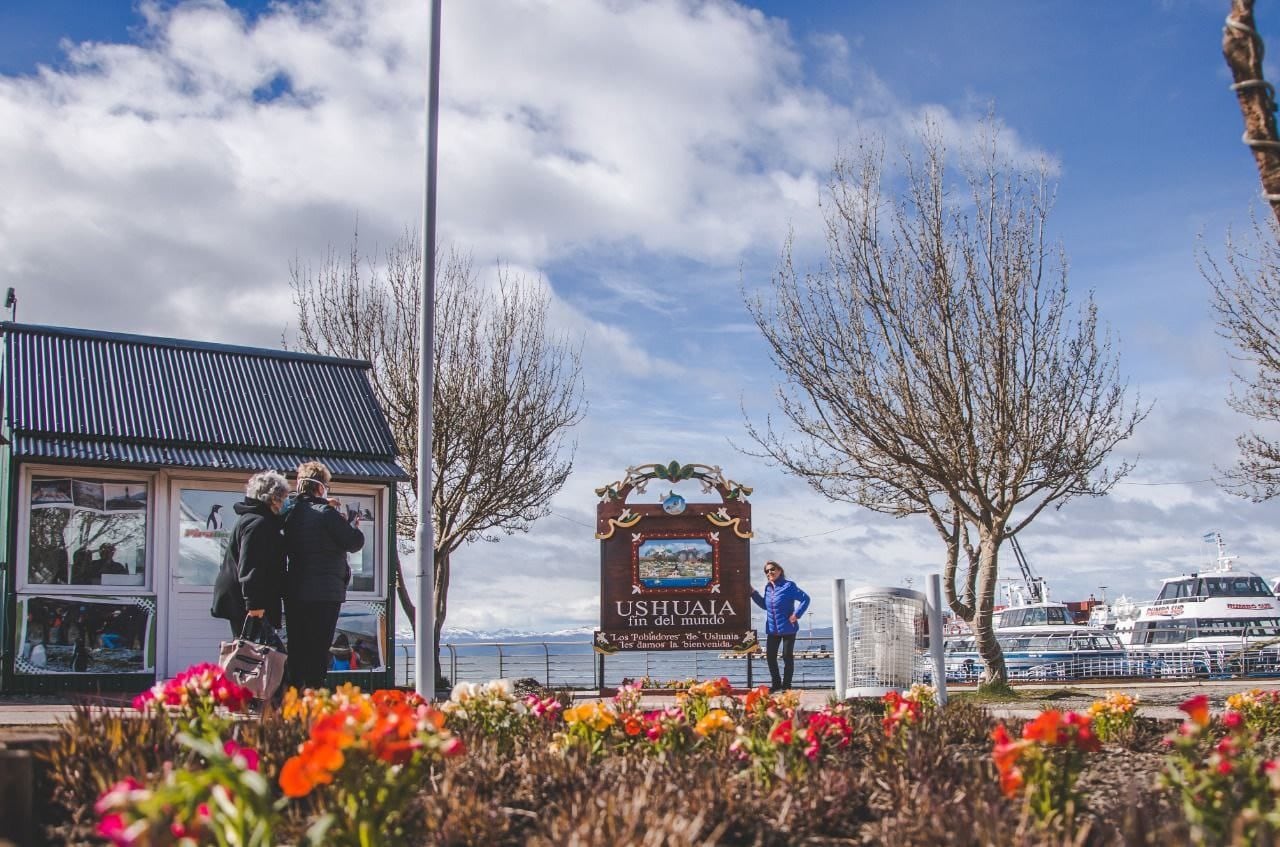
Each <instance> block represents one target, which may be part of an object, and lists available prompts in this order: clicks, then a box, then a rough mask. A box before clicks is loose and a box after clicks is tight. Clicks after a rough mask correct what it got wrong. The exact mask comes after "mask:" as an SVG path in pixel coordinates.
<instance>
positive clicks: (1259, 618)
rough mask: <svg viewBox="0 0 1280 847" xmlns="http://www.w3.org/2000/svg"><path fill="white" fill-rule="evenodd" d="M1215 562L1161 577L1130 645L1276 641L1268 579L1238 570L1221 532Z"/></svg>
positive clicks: (1279, 611)
mask: <svg viewBox="0 0 1280 847" xmlns="http://www.w3.org/2000/svg"><path fill="white" fill-rule="evenodd" d="M1205 540H1206V541H1213V542H1215V543H1216V544H1217V550H1218V556H1217V560H1216V561H1215V563H1214V567H1213V568H1212V569H1211V570H1209V571H1205V572H1202V573H1191V574H1184V575H1182V576H1176V577H1170V578H1169V579H1165V580H1164V581H1163V584H1162V585H1161V587H1160V593H1159V594H1158V595H1157V596H1156V599H1155V601H1154V602H1152V603H1151V604H1150V605H1148V606H1146V607H1145V608H1143V609H1142V611H1141V612H1140V613H1139V615H1138V617H1137V620H1136V621H1135V622H1134V626H1133V636H1132V640H1131V641H1130V644H1129V649H1130V650H1133V651H1142V650H1171V649H1200V648H1208V649H1228V648H1229V649H1235V650H1240V649H1244V648H1258V647H1262V646H1269V645H1270V644H1280V600H1277V598H1276V595H1275V593H1274V592H1273V591H1272V590H1271V586H1270V585H1268V583H1267V581H1266V580H1265V579H1263V578H1262V577H1261V576H1259V575H1258V574H1256V573H1253V572H1251V571H1244V570H1236V569H1235V567H1234V562H1235V557H1234V556H1228V555H1227V554H1226V548H1225V545H1224V544H1223V542H1222V535H1221V534H1220V533H1217V532H1213V533H1209V534H1208V535H1206V536H1205Z"/></svg>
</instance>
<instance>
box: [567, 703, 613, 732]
mask: <svg viewBox="0 0 1280 847" xmlns="http://www.w3.org/2000/svg"><path fill="white" fill-rule="evenodd" d="M617 719H618V717H617V715H615V714H614V713H613V710H612V709H610V708H609V707H608V706H606V705H605V704H604V703H583V704H581V705H579V706H574V707H573V708H570V709H565V710H564V720H565V723H569V724H575V723H580V724H585V725H586V726H589V727H590V728H591V729H594V730H595V731H596V732H604V731H605V730H606V729H608V728H609V727H611V726H613V724H614V722H615V721H617Z"/></svg>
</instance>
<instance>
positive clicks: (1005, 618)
mask: <svg viewBox="0 0 1280 847" xmlns="http://www.w3.org/2000/svg"><path fill="white" fill-rule="evenodd" d="M1025 611H1026V610H1025V609H1010V610H1009V611H1006V612H1005V613H1004V614H1003V615H1002V616H1001V618H1000V625H1001V626H1022V619H1023V617H1024V612H1025Z"/></svg>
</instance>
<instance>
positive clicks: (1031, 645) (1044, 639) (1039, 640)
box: [1026, 635, 1066, 650]
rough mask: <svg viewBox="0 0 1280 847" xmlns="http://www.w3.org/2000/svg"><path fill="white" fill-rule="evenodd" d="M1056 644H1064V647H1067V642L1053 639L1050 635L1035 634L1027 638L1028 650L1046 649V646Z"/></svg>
mask: <svg viewBox="0 0 1280 847" xmlns="http://www.w3.org/2000/svg"><path fill="white" fill-rule="evenodd" d="M1055 645H1061V646H1063V647H1065V646H1066V645H1065V644H1063V643H1062V642H1060V641H1059V642H1055V641H1054V639H1053V638H1052V637H1050V636H1048V635H1037V636H1035V637H1034V638H1028V639H1027V648H1026V649H1028V650H1044V649H1045V648H1048V647H1053V646H1055Z"/></svg>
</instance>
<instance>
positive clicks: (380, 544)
mask: <svg viewBox="0 0 1280 847" xmlns="http://www.w3.org/2000/svg"><path fill="white" fill-rule="evenodd" d="M252 474H253V472H252V471H242V472H241V475H240V477H238V478H236V477H228V476H227V475H226V472H225V471H224V472H208V473H202V472H200V471H197V470H193V471H184V472H183V473H181V474H178V473H175V472H174V471H170V472H169V474H168V475H167V476H168V480H167V481H168V493H169V501H170V502H169V508H168V518H167V527H168V529H169V530H170V532H171V534H172V538H170V539H169V549H168V553H169V562H170V578H171V579H172V578H173V575H174V574H176V572H177V567H178V543H179V541H180V539H179V538H178V514H179V511H178V510H179V509H181V508H182V504H181V496H182V495H181V491H182V489H183V488H198V487H200V486H202V485H204V486H208V485H225V484H229V482H235V481H236V480H237V479H238V482H239V486H240V488H239V490H240V496H241V497H242V498H243V496H244V486H245V483H247V482H248V481H249V477H250V476H251V475H252ZM285 476H286V478H287V477H288V474H285ZM388 491H389V488H388V486H386V485H377V484H370V483H360V482H344V481H342V480H334V482H333V485H332V486H331V488H330V494H331V495H332V496H334V497H337V498H338V499H339V500H341V499H342V498H343V495H345V494H351V495H353V496H356V497H372V498H373V507H374V511H375V513H376V514H377V516H378V518H377V524H378V532H375V533H369V532H365V534H364V543H365V546H366V547H367V546H368V545H369V544H373V545H374V547H373V586H374V589H373V590H372V591H354V590H352V589H350V588H348V589H347V599H348V600H358V601H375V600H382V601H385V600H386V599H387V555H386V545H387V541H386V534H387V532H389V531H390V523H389V522H390V520H391V513H390V498H389V497H388ZM234 517H235V516H228V518H229V523H230V522H231V521H230V519H231V518H234ZM179 590H188V591H212V590H213V589H212V586H190V587H187V588H185V589H183V588H179Z"/></svg>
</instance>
